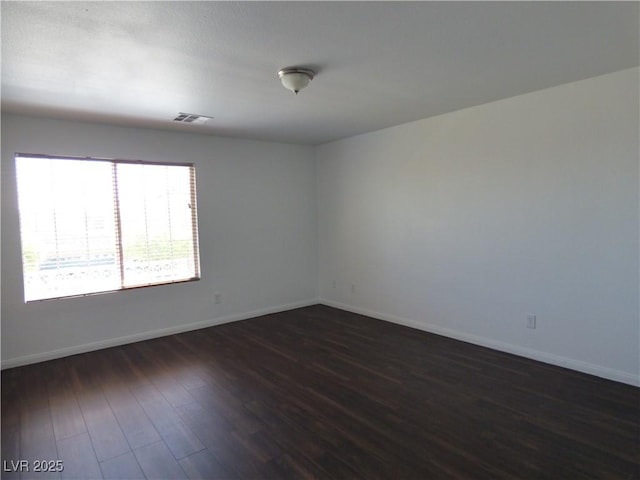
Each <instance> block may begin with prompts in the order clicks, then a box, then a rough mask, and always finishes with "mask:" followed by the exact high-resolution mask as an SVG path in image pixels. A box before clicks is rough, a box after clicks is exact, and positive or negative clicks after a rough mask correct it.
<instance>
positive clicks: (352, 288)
mask: <svg viewBox="0 0 640 480" xmlns="http://www.w3.org/2000/svg"><path fill="white" fill-rule="evenodd" d="M354 293H356V286H355V284H353V283H352V284H351V295H353V294H354Z"/></svg>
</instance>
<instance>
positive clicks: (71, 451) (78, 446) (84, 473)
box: [58, 433, 102, 479]
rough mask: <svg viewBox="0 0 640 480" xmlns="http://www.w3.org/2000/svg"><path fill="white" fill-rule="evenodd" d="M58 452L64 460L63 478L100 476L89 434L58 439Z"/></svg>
mask: <svg viewBox="0 0 640 480" xmlns="http://www.w3.org/2000/svg"><path fill="white" fill-rule="evenodd" d="M58 452H59V455H60V460H62V461H63V462H64V470H63V471H62V478H63V479H86V478H102V472H101V471H100V467H99V466H98V461H97V460H96V455H95V453H94V451H93V447H92V445H91V439H90V438H89V434H87V433H81V434H79V435H76V436H75V437H69V438H65V439H63V440H59V441H58Z"/></svg>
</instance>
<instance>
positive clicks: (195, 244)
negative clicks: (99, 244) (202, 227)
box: [14, 152, 202, 304]
mask: <svg viewBox="0 0 640 480" xmlns="http://www.w3.org/2000/svg"><path fill="white" fill-rule="evenodd" d="M18 158H35V159H46V160H71V161H80V162H104V163H109V164H111V165H112V167H113V170H112V174H111V182H112V188H113V194H114V216H115V217H116V219H117V220H116V223H115V226H114V228H115V229H116V230H117V232H114V233H115V235H116V242H117V245H116V246H115V248H116V252H115V254H116V259H115V261H116V263H117V264H118V271H117V273H118V274H119V275H120V279H119V283H120V287H119V288H114V289H107V290H96V291H92V292H85V293H78V294H71V295H62V296H55V297H46V298H34V299H30V300H27V299H26V291H25V290H26V288H25V271H26V270H25V256H24V243H23V235H22V224H23V220H22V212H20V199H19V196H20V193H19V191H20V185H19V181H18V168H17V163H18V162H17V160H18ZM118 164H129V165H146V166H169V167H171V166H174V167H176V166H177V167H187V168H189V190H190V210H191V235H192V236H191V240H192V248H193V267H194V273H195V276H193V277H190V278H180V279H176V280H167V281H155V282H152V283H147V284H139V285H131V286H125V285H124V283H125V282H124V248H123V244H122V231H121V230H122V225H121V223H120V216H121V210H120V199H119V196H118V182H117V180H116V174H115V169H116V168H117V165H118ZM14 166H15V177H14V178H15V180H16V196H17V197H18V198H16V200H17V205H18V217H19V218H18V222H19V228H18V238H19V242H20V272H21V274H22V289H23V300H24V303H25V304H28V303H37V302H45V301H49V300H62V299H68V298H81V297H89V296H94V295H104V294H109V293H114V292H124V291H128V290H139V289H143V288H150V287H157V286H163V285H173V284H182V283H189V282H197V281H199V280H200V279H201V278H202V269H201V265H200V238H199V228H198V227H199V226H198V207H197V186H196V166H195V163H193V162H175V161H157V160H131V159H121V158H106V157H89V156H84V157H82V156H75V155H47V154H37V153H22V152H16V153H15V154H14Z"/></svg>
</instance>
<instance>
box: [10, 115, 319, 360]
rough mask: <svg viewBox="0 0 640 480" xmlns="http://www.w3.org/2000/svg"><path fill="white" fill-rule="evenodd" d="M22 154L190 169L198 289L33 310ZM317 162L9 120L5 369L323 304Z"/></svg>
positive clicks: (286, 152) (253, 148)
mask: <svg viewBox="0 0 640 480" xmlns="http://www.w3.org/2000/svg"><path fill="white" fill-rule="evenodd" d="M16 152H21V153H43V154H52V155H76V156H96V157H111V158H127V159H141V160H156V161H165V160H166V161H185V162H194V163H195V164H196V175H197V187H198V207H199V212H198V215H199V228H200V248H201V252H200V254H201V266H202V280H201V281H199V282H191V283H186V284H179V285H169V286H159V287H151V288H144V289H138V290H132V291H127V292H117V293H111V294H105V295H97V296H90V297H85V298H73V299H64V300H49V301H43V302H37V303H30V304H25V303H24V302H23V289H22V273H21V253H20V238H19V231H18V229H19V221H18V210H17V200H16V186H15V171H14V162H13V156H14V154H15V153H16ZM313 161H314V152H313V149H312V147H306V146H294V145H283V144H275V143H267V142H255V141H248V140H235V139H224V138H215V137H207V136H204V135H190V134H183V133H169V132H160V131H154V130H144V129H134V128H123V127H114V126H106V125H97V124H94V125H90V124H81V123H73V122H67V121H59V120H47V119H36V118H29V117H19V116H13V115H5V114H3V116H2V366H3V367H9V366H13V365H18V364H22V363H29V362H33V361H37V360H44V359H48V358H52V357H56V356H61V355H64V354H69V353H76V352H79V351H83V350H89V349H94V348H97V347H101V346H105V345H111V344H117V343H121V342H124V341H130V340H135V339H142V338H147V337H149V336H154V335H160V334H163V333H164V334H166V333H171V332H175V331H181V330H185V329H189V328H195V327H197V326H204V325H208V324H213V323H218V322H222V321H228V320H233V319H239V318H246V317H249V316H253V315H257V314H260V313H265V312H270V311H277V310H281V309H287V308H292V307H295V306H300V305H304V304H309V303H315V298H316V287H317V274H316V252H317V248H316V218H315V213H316V202H315V185H316V183H315V169H314V164H313ZM214 292H219V293H220V294H221V299H222V303H221V304H218V305H216V304H214V303H213V293H214ZM198 322H200V323H198ZM193 324H196V325H193Z"/></svg>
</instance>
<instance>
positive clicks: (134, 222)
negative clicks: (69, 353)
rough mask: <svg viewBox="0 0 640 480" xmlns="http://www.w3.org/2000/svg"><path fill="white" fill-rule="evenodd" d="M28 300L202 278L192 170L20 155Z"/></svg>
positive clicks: (18, 168) (188, 167)
mask: <svg viewBox="0 0 640 480" xmlns="http://www.w3.org/2000/svg"><path fill="white" fill-rule="evenodd" d="M16 174H17V181H18V205H19V209H20V236H21V240H22V270H23V273H24V296H25V301H27V302H28V301H33V300H42V299H47V298H59V297H69V296H76V295H86V294H92V293H98V292H108V291H113V290H122V289H127V288H136V287H142V286H149V285H160V284H166V283H175V282H183V281H188V280H197V279H199V278H200V260H199V256H198V229H197V228H198V227H197V217H196V181H195V167H194V166H193V165H191V164H178V163H175V164H166V163H152V162H142V161H127V160H105V159H87V158H71V157H50V156H42V155H24V154H17V155H16Z"/></svg>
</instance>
